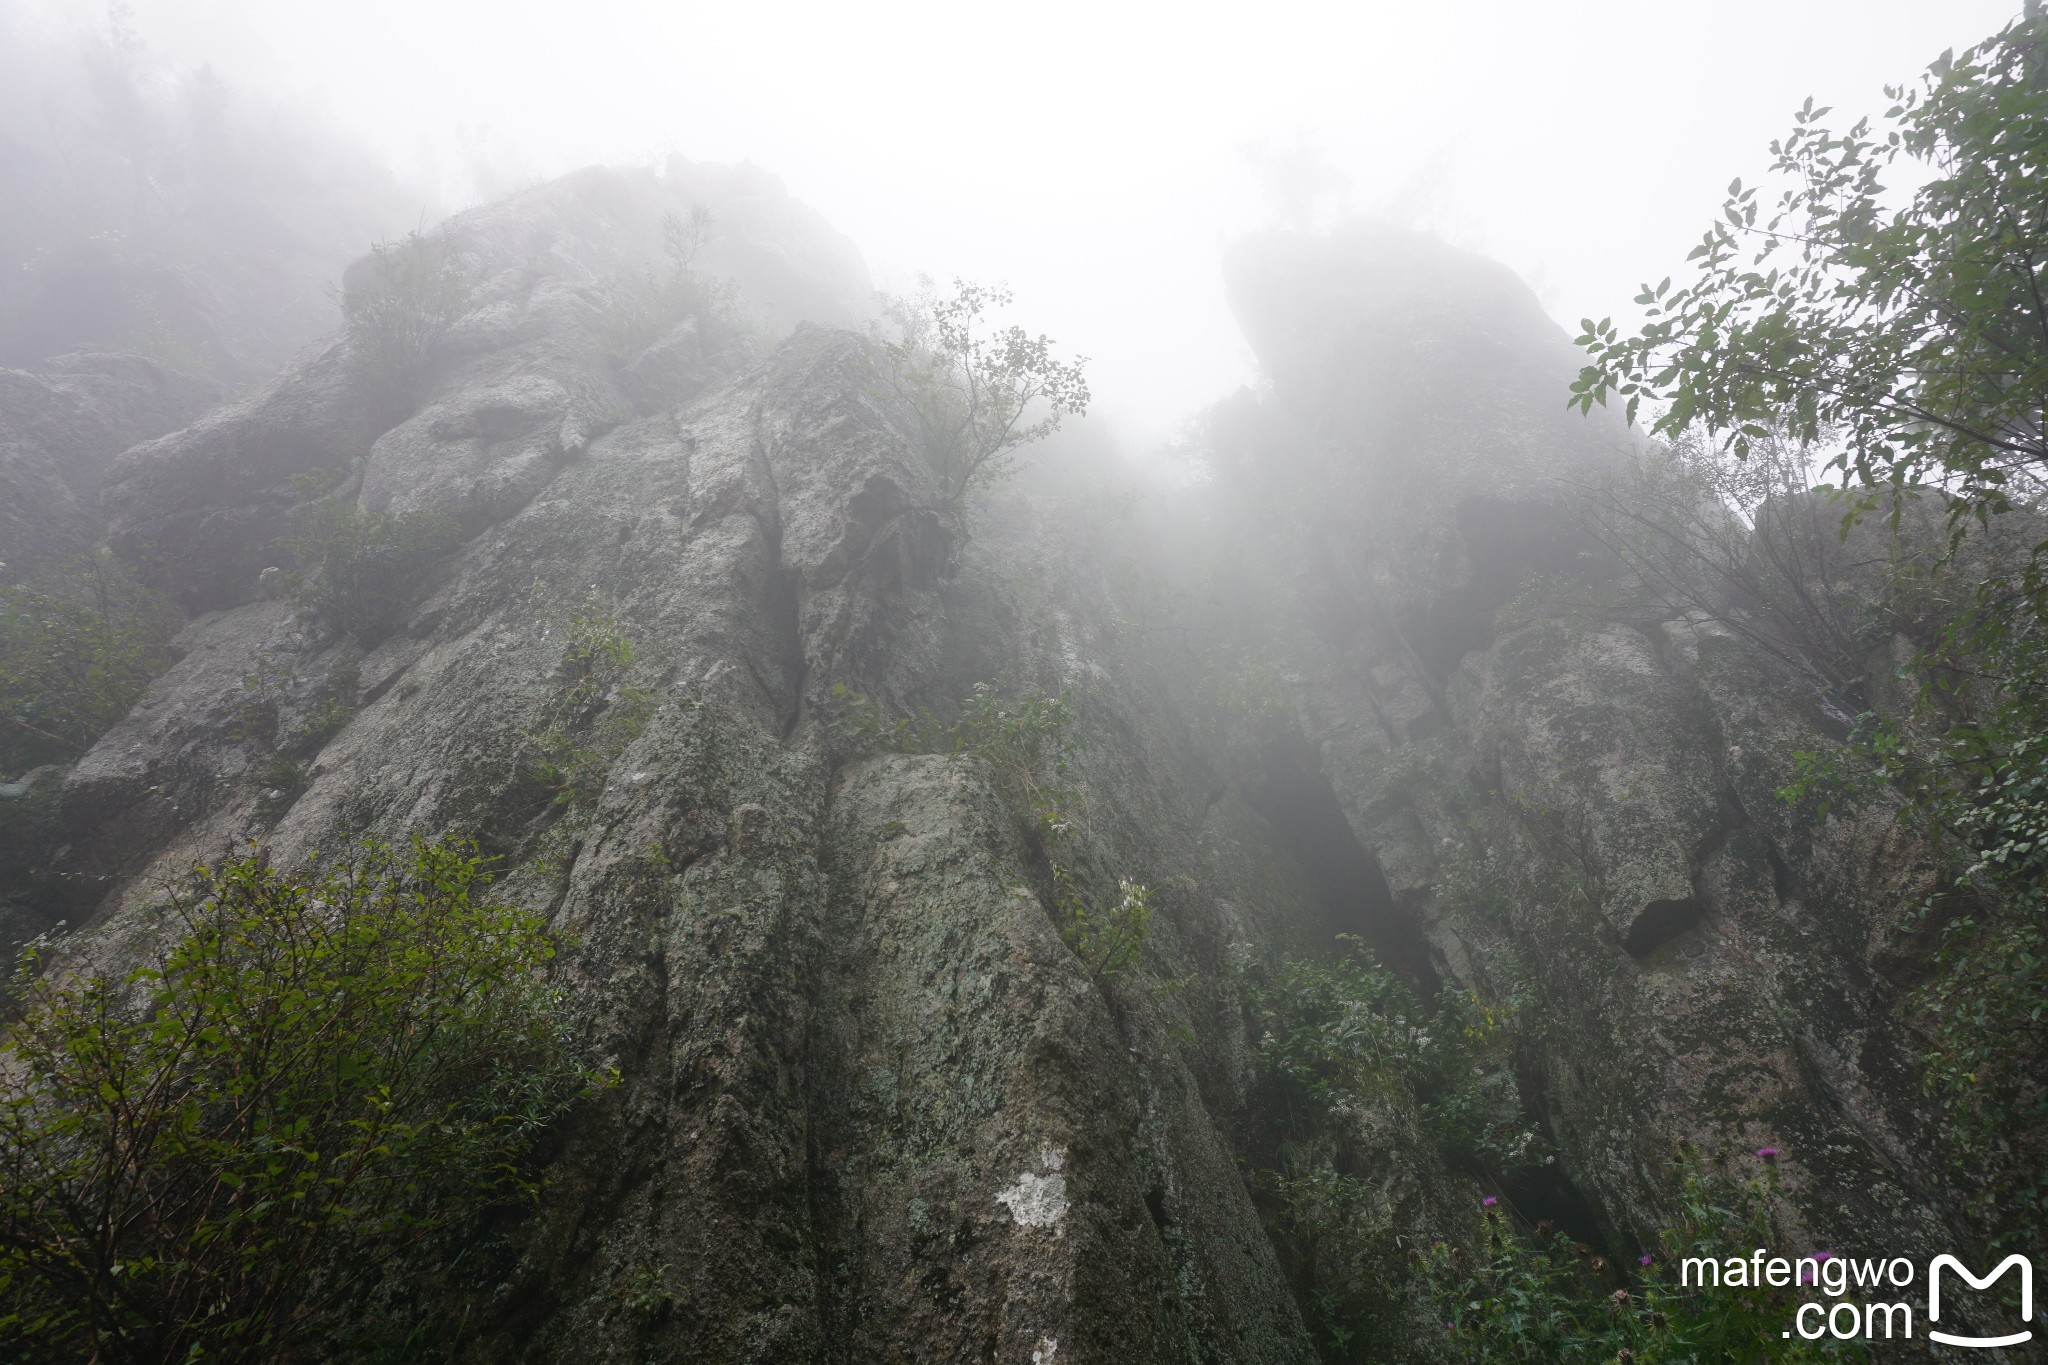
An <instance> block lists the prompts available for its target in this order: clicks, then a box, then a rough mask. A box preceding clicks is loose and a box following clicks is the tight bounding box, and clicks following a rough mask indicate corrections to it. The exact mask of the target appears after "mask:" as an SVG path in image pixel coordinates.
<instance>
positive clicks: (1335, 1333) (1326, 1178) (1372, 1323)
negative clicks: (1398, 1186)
mask: <svg viewBox="0 0 2048 1365" xmlns="http://www.w3.org/2000/svg"><path fill="white" fill-rule="evenodd" d="M1273 1186H1274V1192H1275V1193H1276V1194H1278V1195H1279V1197H1280V1225H1281V1227H1282V1229H1283V1230H1284V1231H1285V1232H1286V1233H1287V1237H1288V1241H1289V1243H1290V1245H1291V1246H1292V1248H1293V1249H1294V1251H1295V1253H1296V1256H1297V1257H1298V1259H1299V1261H1300V1263H1301V1267H1302V1272H1303V1275H1304V1279H1305V1281H1306V1283H1305V1284H1304V1286H1303V1288H1304V1289H1305V1291H1306V1293H1307V1295H1308V1304H1307V1307H1308V1310H1309V1311H1308V1315H1307V1316H1308V1319H1309V1322H1310V1324H1311V1325H1312V1327H1313V1328H1314V1329H1315V1331H1316V1333H1317V1335H1318V1337H1319V1338H1320V1339H1321V1343H1322V1345H1323V1346H1324V1348H1325V1350H1326V1352H1327V1353H1328V1354H1329V1355H1330V1356H1332V1357H1334V1358H1335V1359H1338V1360H1349V1359H1352V1358H1354V1356H1355V1355H1357V1354H1359V1353H1361V1352H1363V1351H1366V1350H1367V1349H1369V1348H1370V1347H1371V1346H1372V1344H1373V1343H1374V1342H1376V1341H1378V1340H1380V1339H1381V1338H1382V1336H1383V1334H1385V1333H1387V1332H1389V1331H1394V1330H1398V1328H1399V1327H1400V1325H1401V1324H1400V1322H1399V1318H1400V1315H1401V1310H1402V1307H1403V1300H1404V1299H1406V1298H1408V1297H1410V1296H1411V1295H1412V1293H1413V1292H1414V1285H1413V1284H1412V1283H1411V1277H1410V1275H1409V1273H1408V1267H1407V1265H1406V1263H1405V1262H1404V1260H1403V1259H1402V1256H1401V1246H1400V1237H1399V1234H1398V1233H1396V1231H1395V1229H1394V1222H1393V1212H1392V1210H1391V1209H1390V1208H1389V1207H1388V1204H1387V1198H1386V1195H1385V1194H1384V1193H1383V1192H1382V1191H1381V1190H1380V1189H1379V1188H1377V1187H1376V1186H1374V1185H1372V1184H1370V1183H1369V1182H1367V1181H1364V1180H1360V1179H1358V1178H1356V1177H1354V1176H1347V1175H1340V1174H1338V1173H1337V1172H1336V1171H1333V1170H1331V1169H1329V1168H1328V1167H1325V1166H1313V1167H1309V1168H1308V1169H1306V1170H1304V1171H1303V1172H1301V1173H1300V1174H1298V1175H1291V1176H1290V1175H1280V1176H1276V1177H1275V1178H1274V1182H1273Z"/></svg>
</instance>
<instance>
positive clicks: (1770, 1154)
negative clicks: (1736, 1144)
mask: <svg viewBox="0 0 2048 1365" xmlns="http://www.w3.org/2000/svg"><path fill="white" fill-rule="evenodd" d="M1756 1154H1757V1156H1759V1157H1761V1158H1762V1159H1763V1160H1765V1161H1776V1160H1777V1159H1778V1149H1777V1148H1776V1147H1759V1148H1757V1149H1756Z"/></svg>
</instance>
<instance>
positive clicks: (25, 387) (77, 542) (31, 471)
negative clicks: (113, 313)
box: [0, 352, 221, 581]
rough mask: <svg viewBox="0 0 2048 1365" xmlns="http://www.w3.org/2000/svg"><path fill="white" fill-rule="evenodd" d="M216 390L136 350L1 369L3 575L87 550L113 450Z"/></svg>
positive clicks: (171, 421) (11, 577) (189, 413)
mask: <svg viewBox="0 0 2048 1365" xmlns="http://www.w3.org/2000/svg"><path fill="white" fill-rule="evenodd" d="M220 398H221V394H220V391H219V389H218V388H216V387H215V386H214V385H212V384H210V383H208V382H206V381H205V380H201V379H194V378H191V377H190V376H188V375H183V374H180V373H178V372H177V371H175V370H172V369H169V368H167V367H166V366H163V365H159V364H157V363H156V362H155V361H151V360H145V359H143V358H141V357H140V356H131V355H108V354H99V353H94V352H77V353H73V354H70V355H64V356H59V357H57V358H56V359H54V360H51V361H48V362H46V363H44V364H42V365H39V366H37V367H36V368H34V369H32V370H0V566H4V567H0V581H19V580H22V579H27V578H33V577H35V576H36V575H37V574H39V573H44V572H47V571H49V570H52V569H56V568H58V567H60V566H61V565H62V564H63V563H64V562H65V561H67V560H69V559H72V558H74V557H76V556H77V555H79V554H81V553H84V552H86V551H89V550H91V549H92V548H93V547H94V546H95V545H97V544H98V543H99V541H100V535H101V525H100V508H99V503H100V486H101V484H102V483H103V482H104V481H105V479H106V476H107V471H108V469H109V467H110V466H111V465H112V464H113V462H114V458H115V457H116V456H117V455H119V454H120V453H121V452H122V451H124V450H126V449H127V448H128V447H129V446H132V445H134V444H135V443H136V442H138V441H144V440H148V439H149V438H151V437H154V436H161V435H163V434H164V433H165V432H167V431H175V430H177V429H178V428H180V427H183V426H185V425H187V424H188V423H190V422H191V421H192V420H193V419H194V418H196V417H198V416H199V415H200V414H201V413H202V412H205V411H206V410H207V409H208V408H210V407H212V406H213V405H214V404H216V403H218V402H219V401H220Z"/></svg>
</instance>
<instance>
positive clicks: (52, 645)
mask: <svg viewBox="0 0 2048 1365" xmlns="http://www.w3.org/2000/svg"><path fill="white" fill-rule="evenodd" d="M179 621H180V617H179V613H178V610H177V608H176V607H175V606H173V605H172V603H171V602H170V600H169V599H168V598H165V597H163V596H161V595H160V594H157V593H154V592H151V591H149V590H148V589H147V588H144V587H143V586H142V585H141V584H139V583H137V582H136V581H135V579H134V578H133V576H132V575H130V574H129V573H128V572H127V571H126V570H125V569H123V568H122V567H121V566H120V564H119V563H118V562H116V561H115V560H114V558H113V556H112V555H111V554H109V553H107V552H106V551H104V550H103V551H101V552H100V553H98V554H96V555H93V556H90V557H88V558H86V559H84V560H81V561H80V562H78V563H76V564H74V565H73V566H71V567H70V568H69V569H67V570H66V571H64V572H62V573H59V574H54V575H51V576H49V577H47V578H41V579H37V580H35V581H33V582H30V583H17V584H12V585H9V586H7V587H0V775H5V774H11V773H17V772H20V771H22V770H24V769H27V768H32V767H34V766H36V765H37V764H40V763H50V762H57V761H60V760H64V759H71V758H76V757H78V756H79V755H81V754H83V753H84V752H85V751H86V750H87V749H89V748H91V747H92V745H93V742H94V741H95V740H97V739H98V738H99V737H100V736H101V735H103V734H105V733H106V732H107V730H108V728H109V727H110V726H112V725H113V724H114V722H115V721H117V720H119V719H120V718H121V717H122V716H124V715H126V714H127V713H128V709H129V708H130V707H131V706H133V705H134V704H135V702H136V700H137V699H138V698H139V697H141V695H142V693H143V691H144V690H145V689H146V688H147V687H148V686H149V683H150V680H151V679H152V678H154V677H156V675H157V674H159V673H161V672H162V671H163V670H164V669H165V668H167V667H169V665H170V663H171V657H172V656H171V652H170V649H169V641H170V638H171V636H172V634H174V633H175V632H176V630H177V628H178V625H179Z"/></svg>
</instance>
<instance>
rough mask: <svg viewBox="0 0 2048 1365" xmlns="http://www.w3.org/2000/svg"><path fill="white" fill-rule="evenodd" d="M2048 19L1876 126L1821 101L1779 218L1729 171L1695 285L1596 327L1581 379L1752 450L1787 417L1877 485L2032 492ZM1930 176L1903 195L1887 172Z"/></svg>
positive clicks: (1700, 249) (1670, 427) (2042, 370)
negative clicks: (1835, 112) (1843, 121)
mask: <svg viewBox="0 0 2048 1365" xmlns="http://www.w3.org/2000/svg"><path fill="white" fill-rule="evenodd" d="M2044 77H2048V16H2044V15H2043V13H2042V12H2041V11H2040V10H2039V9H2038V8H2030V9H2029V11H2028V13H2027V14H2026V15H2025V16H2024V17H2023V18H2021V19H2018V20H2015V21H2014V22H2013V23H2012V24H2011V25H2009V26H2008V27H2006V28H2005V29H2004V30H2003V31H2001V32H2000V33H1998V34H1997V35H1995V36H1993V37H1992V38H1990V39H1987V40H1986V41H1985V42H1983V43H1981V44H1979V45H1977V46H1976V47H1973V48H1970V49H1969V50H1967V51H1965V52H1964V53H1963V54H1962V55H1961V56H1955V55H1954V54H1952V53H1944V54H1943V56H1942V57H1941V59H1940V60H1939V61H1937V62H1935V63H1934V65H1933V66H1932V67H1931V68H1930V69H1929V70H1928V72H1927V73H1926V75H1925V76H1924V77H1923V78H1922V80H1921V82H1920V84H1919V85H1918V86H1917V87H1906V86H1897V87H1893V88H1890V89H1888V90H1887V91H1886V92H1885V93H1886V95H1887V97H1888V98H1890V99H1891V100H1892V101H1893V103H1892V106H1891V108H1890V109H1888V110H1887V111H1886V113H1885V115H1884V118H1883V120H1882V126H1881V127H1878V128H1873V126H1872V124H1871V121H1870V120H1869V119H1867V118H1866V119H1861V120H1859V121H1858V122H1856V123H1855V124H1854V125H1853V126H1852V127H1850V128H1849V129H1848V130H1847V131H1846V132H1841V133H1836V132H1833V131H1831V130H1829V129H1828V127H1827V126H1826V125H1825V124H1824V123H1823V122H1822V120H1824V119H1825V118H1826V116H1827V115H1828V113H1829V110H1827V109H1826V108H1819V109H1816V108H1815V107H1814V105H1813V101H1812V100H1808V101H1807V102H1806V106H1805V107H1804V108H1803V109H1801V110H1800V111H1799V113H1798V114H1797V115H1796V124H1795V126H1794V128H1793V130H1792V132H1791V134H1790V135H1789V136H1788V137H1786V138H1785V139H1784V140H1782V141H1780V142H1776V143H1773V144H1772V151H1773V153H1774V154H1775V155H1776V158H1777V160H1776V162H1775V163H1774V165H1773V167H1772V171H1773V173H1774V174H1777V175H1780V176H1782V177H1784V178H1785V179H1786V181H1787V182H1788V187H1787V188H1786V189H1785V190H1784V192H1783V194H1782V195H1781V197H1780V198H1779V200H1778V203H1777V207H1776V209H1775V210H1774V211H1773V212H1772V213H1771V214H1770V215H1769V216H1767V217H1765V218H1763V220H1762V222H1761V224H1759V209H1758V205H1757V190H1756V189H1755V188H1754V187H1751V188H1748V189H1745V188H1743V186H1742V182H1741V181H1740V180H1737V181H1736V182H1735V183H1734V184H1732V185H1730V186H1729V194H1728V200H1727V202H1726V204H1725V205H1724V206H1723V208H1722V221H1720V222H1717V223H1715V224H1714V225H1713V227H1712V228H1711V229H1710V230H1709V231H1708V232H1707V234H1706V236H1705V237H1704V239H1703V240H1702V241H1701V242H1700V244H1699V245H1698V246H1697V247H1695V248H1694V249H1693V252H1692V254H1691V256H1690V257H1689V258H1688V259H1690V260H1692V261H1696V262H1698V267H1697V274H1696V276H1695V277H1694V279H1693V280H1692V282H1691V283H1689V284H1684V285H1680V286H1679V287H1677V288H1675V289H1674V288H1673V287H1672V283H1671V280H1670V279H1669V278H1666V279H1665V280H1664V281H1663V282H1662V283H1661V284H1659V285H1657V286H1655V287H1654V288H1653V287H1650V286H1647V285H1646V286H1645V287H1644V289H1643V292H1642V294H1641V296H1640V297H1639V298H1638V300H1637V302H1638V303H1640V304H1642V305H1643V306H1644V307H1645V309H1646V310H1647V316H1648V318H1649V321H1648V322H1647V323H1646V324H1645V325H1644V327H1643V329H1642V331H1641V332H1640V333H1639V334H1637V335H1635V336H1631V337H1624V336H1622V335H1620V333H1619V332H1618V330H1617V329H1616V328H1615V327H1614V325H1613V323H1612V322H1611V321H1602V322H1599V323H1594V322H1591V321H1587V322H1586V324H1585V330H1584V333H1583V334H1582V335H1581V336H1580V338H1579V344H1580V345H1581V346H1584V347H1585V348H1586V351H1587V360H1588V364H1587V366H1586V368H1585V370H1584V372H1583V373H1582V374H1581V375H1580V377H1579V379H1578V381H1577V383H1575V384H1574V385H1573V393H1574V395H1575V397H1574V400H1573V401H1574V402H1575V403H1576V404H1577V405H1578V406H1580V407H1581V408H1588V409H1589V408H1590V407H1591V405H1592V404H1593V403H1595V402H1599V403H1605V402H1606V401H1607V397H1608V395H1609V394H1618V395H1620V396H1622V397H1623V398H1625V399H1626V400H1627V408H1628V416H1629V418H1630V419H1631V420H1633V419H1634V418H1635V416H1636V415H1637V412H1638V411H1639V408H1640V405H1641V404H1642V403H1643V402H1644V401H1645V400H1649V401H1651V402H1652V403H1663V404H1665V405H1666V406H1665V407H1664V410H1663V411H1662V413H1661V414H1660V415H1659V416H1658V417H1657V420H1656V423H1655V427H1654V430H1655V431H1657V432H1658V433H1663V434H1668V435H1671V436H1674V437H1675V436H1677V435H1679V434H1681V433H1683V432H1685V431H1687V430H1688V429H1691V428H1693V427H1695V426H1705V427H1707V428H1709V429H1711V430H1712V431H1714V432H1716V433H1719V434H1720V435H1721V436H1722V438H1723V439H1725V440H1726V441H1727V442H1728V444H1729V447H1730V448H1731V449H1732V450H1733V451H1734V452H1735V454H1737V455H1738V456H1742V455H1746V454H1747V453H1748V451H1749V449H1750V446H1751V444H1752V443H1753V442H1755V441H1758V440H1761V439H1763V438H1764V437H1765V435H1766V433H1767V432H1768V431H1769V430H1770V429H1771V428H1772V427H1773V425H1774V424H1775V425H1776V426H1778V427H1781V428H1783V429H1784V430H1786V431H1787V432H1789V433H1790V435H1791V436H1792V438H1793V439H1794V440H1795V441H1796V442H1798V443H1799V444H1801V445H1819V444H1821V443H1823V442H1824V441H1827V440H1831V439H1832V440H1838V441H1839V442H1840V443H1841V444H1840V448H1839V452H1838V454H1837V455H1836V457H1835V459H1834V462H1833V467H1834V468H1836V469H1837V470H1839V471H1840V473H1841V474H1842V475H1843V477H1844V479H1845V481H1847V482H1851V483H1853V484H1856V485H1859V486H1861V487H1863V488H1866V489H1870V490H1884V489H1901V488H1908V487H1915V486H1921V485H1927V484H1935V485H1939V486H1942V487H1944V488H1946V489H1947V490H1948V491H1949V493H1950V494H1951V496H1952V498H1953V499H1954V503H1953V507H1954V511H1955V513H1956V515H1957V516H1958V517H1961V516H1966V515H1969V516H1977V517H1985V516H1988V515H1990V514H1992V513H1996V512H2002V511H2005V510H2007V509H2008V508H2009V507H2011V506H2012V504H2013V500H2014V494H2015V493H2016V492H2017V491H2019V490H2021V489H2036V490H2037V489H2038V486H2039V480H2040V478H2041V476H2042V475H2043V474H2044V473H2048V439H2044V433H2043V427H2042V420H2043V410H2042V402H2041V396H2042V394H2043V393H2044V392H2048V328H2044V327H2043V326H2042V304H2041V300H2042V297H2043V289H2042V283H2043V282H2042V278H2041V275H2042V272H2043V270H2044V269H2048V201H2044V199H2043V198H2042V196H2041V193H2040V188H2039V187H2040V181H2041V177H2042V175H2043V174H2044V172H2048V79H2044ZM1895 175H1898V176H1899V177H1900V178H1903V179H1904V180H1906V181H1907V183H1913V182H1914V181H1915V180H1916V179H1917V181H1918V188H1916V189H1914V190H1913V191H1912V193H1911V194H1910V196H1907V197H1905V198H1903V199H1901V198H1900V197H1898V196H1897V195H1895V194H1894V193H1893V192H1892V191H1891V190H1890V189H1889V188H1888V187H1887V185H1886V184H1885V181H1886V180H1887V179H1888V178H1892V177H1893V176H1895Z"/></svg>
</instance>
